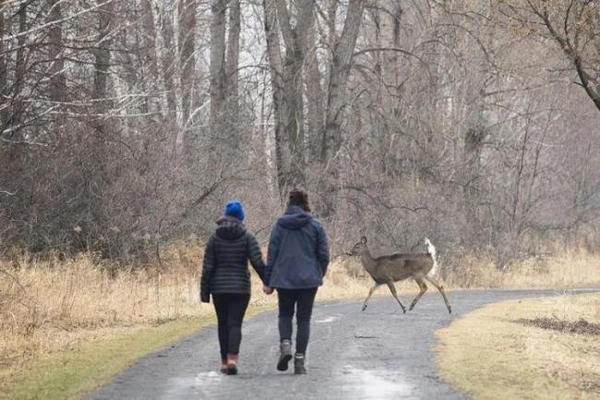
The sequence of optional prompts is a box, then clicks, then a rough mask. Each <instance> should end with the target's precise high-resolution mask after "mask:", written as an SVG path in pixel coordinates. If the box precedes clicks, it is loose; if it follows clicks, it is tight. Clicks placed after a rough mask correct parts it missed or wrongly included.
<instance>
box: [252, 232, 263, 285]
mask: <svg viewBox="0 0 600 400" xmlns="http://www.w3.org/2000/svg"><path fill="white" fill-rule="evenodd" d="M248 259H249V260H250V264H252V267H253V268H254V270H255V271H256V273H258V276H259V277H260V279H261V280H262V281H263V284H265V285H266V281H265V268H266V266H265V263H264V262H263V258H262V253H261V251H260V246H259V245H258V242H257V241H256V238H255V237H254V235H252V234H251V233H248Z"/></svg>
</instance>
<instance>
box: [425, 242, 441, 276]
mask: <svg viewBox="0 0 600 400" xmlns="http://www.w3.org/2000/svg"><path fill="white" fill-rule="evenodd" d="M425 246H427V253H428V254H429V255H430V256H431V258H432V259H433V267H432V268H431V271H429V273H428V274H427V275H429V276H435V275H436V274H437V271H438V267H439V265H438V262H437V257H436V251H435V247H434V246H433V243H431V240H429V239H428V238H425Z"/></svg>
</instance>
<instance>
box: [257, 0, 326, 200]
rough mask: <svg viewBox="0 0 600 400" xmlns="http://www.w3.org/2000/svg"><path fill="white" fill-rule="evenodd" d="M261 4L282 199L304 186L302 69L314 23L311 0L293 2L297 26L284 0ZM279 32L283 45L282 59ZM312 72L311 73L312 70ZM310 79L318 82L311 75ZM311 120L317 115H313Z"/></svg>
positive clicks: (311, 46)
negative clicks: (269, 68) (263, 11)
mask: <svg viewBox="0 0 600 400" xmlns="http://www.w3.org/2000/svg"><path fill="white" fill-rule="evenodd" d="M263 5H264V9H265V19H266V22H265V32H266V35H267V53H268V56H269V62H270V64H271V83H272V85H273V108H274V110H275V148H276V153H277V156H276V160H277V177H278V179H277V181H278V188H279V193H280V195H281V196H282V198H283V197H284V196H285V194H286V192H287V191H288V190H289V189H291V188H293V187H298V186H304V185H305V181H306V177H305V169H306V162H305V153H306V149H305V143H304V142H305V138H304V80H303V74H304V71H303V68H304V65H305V56H306V53H307V50H308V49H311V50H312V48H313V47H314V43H313V44H311V41H310V39H311V35H310V31H311V30H312V29H313V26H314V19H315V18H314V7H315V4H314V2H313V1H305V2H297V3H296V7H297V8H298V10H297V14H298V18H297V23H296V26H292V24H291V21H290V15H289V12H288V7H287V3H286V1H285V0H265V1H264V2H263ZM279 31H281V36H282V38H283V41H284V48H285V58H284V60H283V61H282V57H281V50H280V43H279ZM314 66H316V64H315V63H313V67H314ZM312 72H313V74H314V73H315V70H313V71H312ZM317 72H318V71H317ZM313 79H314V80H316V82H318V81H319V79H318V78H315V77H314V76H313ZM313 90H314V87H313ZM313 120H315V121H316V120H318V117H314V116H313Z"/></svg>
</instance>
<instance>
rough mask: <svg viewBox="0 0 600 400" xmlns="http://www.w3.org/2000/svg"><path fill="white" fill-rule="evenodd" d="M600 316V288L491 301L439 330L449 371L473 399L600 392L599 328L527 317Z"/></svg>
mask: <svg viewBox="0 0 600 400" xmlns="http://www.w3.org/2000/svg"><path fill="white" fill-rule="evenodd" d="M536 318H551V319H556V320H561V321H568V322H572V323H575V322H577V321H580V320H585V321H587V322H590V323H598V322H600V294H597V293H595V294H582V295H577V296H560V297H548V298H540V299H529V300H518V301H508V302H503V303H498V304H492V305H489V306H486V307H484V308H482V309H480V310H477V311H474V312H472V313H470V314H467V315H466V316H464V317H462V318H459V319H457V320H456V321H454V322H453V323H452V324H451V325H450V326H449V327H448V328H445V329H442V330H440V331H438V333H437V335H438V338H439V340H440V342H441V344H440V345H439V346H438V347H437V349H436V350H437V358H438V363H439V365H440V368H441V374H442V377H443V378H444V379H445V380H447V381H448V382H450V383H451V384H453V385H455V386H456V387H458V388H460V389H462V390H464V391H466V392H468V393H469V394H470V395H472V396H473V398H474V399H517V398H518V399H592V398H593V399H597V398H600V346H599V345H598V342H599V338H598V336H596V335H583V334H575V333H571V332H568V331H556V330H549V329H543V328H540V327H536V326H531V325H527V324H523V323H522V321H519V320H522V319H528V320H529V319H536Z"/></svg>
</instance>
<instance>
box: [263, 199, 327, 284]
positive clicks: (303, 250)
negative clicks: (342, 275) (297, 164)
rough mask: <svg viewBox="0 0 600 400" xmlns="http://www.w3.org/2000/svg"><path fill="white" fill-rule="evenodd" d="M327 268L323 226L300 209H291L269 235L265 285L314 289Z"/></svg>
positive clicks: (321, 280)
mask: <svg viewBox="0 0 600 400" xmlns="http://www.w3.org/2000/svg"><path fill="white" fill-rule="evenodd" d="M328 264H329V246H328V245H327V235H326V234H325V230H324V229H323V226H322V225H321V223H320V222H319V221H318V220H317V219H316V218H314V217H313V216H312V214H309V213H307V212H305V211H304V210H303V209H302V208H301V207H299V206H290V207H289V208H288V209H287V211H286V212H285V214H283V215H282V216H281V217H280V218H279V219H278V220H277V223H276V224H275V226H274V227H273V230H272V231H271V239H270V241H269V250H268V253H267V268H266V270H265V281H266V282H268V285H269V286H270V287H274V288H280V289H309V288H316V287H318V286H321V285H322V284H323V276H325V273H326V272H327V265H328Z"/></svg>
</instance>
